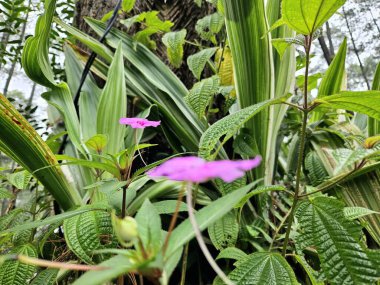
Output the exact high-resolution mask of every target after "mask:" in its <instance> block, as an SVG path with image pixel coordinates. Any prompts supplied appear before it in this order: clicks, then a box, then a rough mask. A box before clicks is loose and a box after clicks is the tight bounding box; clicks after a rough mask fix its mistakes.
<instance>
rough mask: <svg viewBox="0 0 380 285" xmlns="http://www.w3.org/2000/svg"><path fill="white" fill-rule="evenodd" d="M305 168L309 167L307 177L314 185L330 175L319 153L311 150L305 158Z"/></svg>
mask: <svg viewBox="0 0 380 285" xmlns="http://www.w3.org/2000/svg"><path fill="white" fill-rule="evenodd" d="M305 169H307V177H308V178H309V180H310V184H311V185H312V186H317V185H319V184H321V183H322V182H323V180H324V179H326V178H327V177H328V173H327V171H326V169H325V167H324V165H323V163H322V161H321V160H320V158H319V157H318V154H317V153H316V152H314V151H311V152H309V153H308V154H307V156H306V159H305Z"/></svg>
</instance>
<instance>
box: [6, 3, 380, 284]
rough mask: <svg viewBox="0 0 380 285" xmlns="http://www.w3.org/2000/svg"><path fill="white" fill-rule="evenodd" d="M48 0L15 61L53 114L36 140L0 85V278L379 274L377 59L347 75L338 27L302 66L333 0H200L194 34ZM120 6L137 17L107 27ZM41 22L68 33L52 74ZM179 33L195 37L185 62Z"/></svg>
mask: <svg viewBox="0 0 380 285" xmlns="http://www.w3.org/2000/svg"><path fill="white" fill-rule="evenodd" d="M56 2H57V1H56V0H46V1H45V5H44V7H45V10H44V13H43V14H42V15H40V17H39V19H38V22H37V26H36V29H35V34H34V36H32V37H30V38H28V39H27V41H26V43H25V45H24V47H23V53H22V66H23V69H24V70H25V72H26V74H27V75H28V76H29V77H30V78H31V79H32V80H33V81H34V82H36V83H37V84H39V85H42V86H44V87H46V88H47V92H45V93H44V94H43V95H42V96H43V98H44V99H45V100H47V102H48V103H49V104H50V106H51V108H54V109H55V110H57V111H58V112H59V113H60V116H61V118H62V120H63V121H64V125H65V128H66V131H64V132H61V133H58V134H54V135H52V136H50V137H49V139H47V140H46V141H45V140H43V139H42V138H41V136H39V135H38V133H37V132H36V130H35V128H33V127H32V126H31V124H30V122H28V121H27V119H26V118H25V117H24V116H22V114H20V112H18V111H17V109H16V108H15V107H14V106H13V105H12V104H11V103H10V102H9V101H8V100H7V99H6V97H4V96H2V95H1V94H0V128H1V132H0V151H2V152H3V153H5V154H6V155H7V156H8V157H9V158H11V159H12V160H13V161H15V162H16V163H17V165H18V168H16V170H15V171H14V172H13V173H6V172H4V175H2V176H1V177H0V178H1V181H2V184H0V185H1V187H0V198H1V199H2V200H3V201H4V202H3V205H2V207H1V210H2V213H1V217H0V241H1V243H0V253H1V256H0V284H15V285H21V284H33V285H37V284H56V283H59V284H74V285H85V284H99V285H100V284H105V283H107V282H108V283H112V282H113V283H112V284H115V283H117V284H144V283H145V284H162V285H166V284H181V285H185V284H214V285H219V284H228V285H231V284H235V285H242V284H279V285H282V284H283V285H289V284H313V285H314V284H317V285H318V284H376V283H377V282H379V280H380V262H379V260H380V249H379V247H380V216H379V215H380V195H379V189H380V172H379V164H380V162H379V158H380V152H379V148H378V144H379V141H380V91H379V90H380V68H378V70H377V72H376V76H375V79H374V81H373V90H372V91H347V90H345V82H346V70H345V60H346V52H347V41H346V40H344V41H343V42H342V44H341V46H340V49H339V51H338V53H337V54H336V56H335V57H334V59H333V61H332V62H331V65H330V66H329V68H328V70H327V71H326V73H325V74H323V75H321V74H319V73H318V74H311V72H310V70H311V67H310V62H311V58H312V56H313V55H312V46H313V44H314V42H315V40H316V39H318V37H319V36H320V35H321V29H322V27H323V25H324V23H326V21H328V20H329V18H330V17H331V16H332V15H334V14H335V13H337V11H338V10H339V9H340V8H341V7H342V6H343V5H344V4H345V0H330V1H323V0H314V1H309V0H282V1H281V0H270V1H267V2H268V3H267V4H266V5H265V4H264V0H258V1H251V0H215V1H213V0H207V2H209V3H212V4H213V5H214V12H213V13H212V14H210V15H207V16H206V17H204V18H202V19H199V20H198V22H197V24H196V26H195V30H196V31H197V33H198V34H199V40H198V41H193V42H191V41H188V40H186V36H187V31H186V30H184V29H183V30H180V31H172V30H171V27H172V26H173V25H172V23H171V22H170V21H167V20H166V21H164V20H161V18H160V17H159V12H158V11H145V12H142V13H140V14H138V15H132V9H133V7H134V5H135V1H134V0H124V1H122V2H119V5H120V9H116V10H115V11H111V12H110V13H108V14H107V15H105V17H104V18H103V19H102V20H101V21H99V20H95V19H91V18H87V19H86V22H87V24H88V25H89V26H90V27H91V28H92V29H93V31H95V32H96V33H97V34H98V35H99V37H100V38H101V40H96V39H94V38H93V37H91V36H89V35H87V34H85V33H83V32H82V31H80V30H78V29H77V28H75V27H73V26H71V25H69V24H67V23H65V21H63V20H62V19H60V18H59V17H57V14H56V10H57V3H56ZM195 4H196V5H199V6H201V5H202V1H201V0H197V1H195ZM117 8H119V7H118V6H117ZM119 14H123V15H124V16H125V15H126V16H127V17H126V18H125V19H123V20H121V21H120V22H121V23H122V24H123V25H125V26H126V28H127V30H128V29H130V28H131V27H132V26H133V25H139V29H138V30H137V31H136V33H135V34H134V35H128V33H126V32H125V31H121V30H119V29H116V28H112V29H110V30H109V29H108V25H107V21H108V23H110V22H112V21H113V20H114V19H115V17H114V16H117V15H119ZM54 25H57V26H59V27H60V28H59V29H62V30H64V31H65V33H67V34H68V35H70V42H67V43H65V45H64V48H63V50H64V57H65V74H64V76H57V74H56V71H55V70H54V69H53V68H52V66H51V64H50V59H49V47H50V44H51V38H52V33H51V31H52V27H53V26H54ZM108 32H109V33H108ZM159 40H162V42H163V44H164V46H165V47H166V49H167V58H168V61H169V63H170V65H168V64H165V63H164V62H163V60H162V59H160V58H159V57H158V56H156V54H155V49H156V48H157V45H158V42H157V41H159ZM75 41H76V42H75ZM78 42H80V43H81V44H83V45H85V46H87V47H88V48H89V49H90V50H91V51H93V52H94V54H96V55H98V56H99V58H96V57H95V56H94V55H90V54H88V53H86V52H85V51H83V50H81V49H80V48H79V47H78ZM185 45H194V46H196V47H197V48H199V51H198V52H196V53H195V54H193V55H192V56H190V57H188V58H187V59H186V63H187V67H185V66H184V56H183V54H184V53H183V50H184V46H185ZM88 62H91V63H92V64H88ZM86 63H87V64H86ZM85 65H86V67H85ZM170 67H173V68H189V69H190V70H191V72H192V74H193V76H194V79H196V80H197V82H196V83H195V84H194V86H193V87H192V88H191V89H190V90H189V89H187V88H186V86H185V85H184V84H183V82H182V81H181V80H180V79H179V78H178V77H177V76H176V75H175V73H174V72H173V71H172V70H171V68H170ZM86 69H88V71H91V72H90V74H89V75H88V76H85V77H83V76H82V81H81V74H83V72H85V74H86ZM297 71H298V73H299V72H302V73H303V75H301V76H297V77H296V76H295V74H296V73H297ZM95 76H96V78H97V79H98V80H99V79H102V80H104V81H105V85H104V87H102V88H100V87H99V85H98V84H97V82H96V80H95V79H94V78H95ZM58 80H59V81H58ZM319 81H320V82H319ZM82 83H83V84H82ZM79 86H80V87H79ZM316 87H317V88H318V94H317V96H316V97H313V96H312V95H311V92H310V91H311V90H312V89H315V88H316ZM78 89H79V91H78ZM75 94H77V95H78V96H76V95H75ZM363 126H364V127H363ZM63 136H65V139H63V140H62V137H63ZM59 143H60V144H61V147H60V150H64V152H60V151H57V144H59ZM164 144H165V145H168V146H165V145H164ZM5 170H7V169H5ZM9 189H10V190H9ZM185 196H186V201H185V202H184V201H183V198H184V197H185ZM194 238H195V240H194V241H193V239H194ZM192 249H196V250H192ZM201 267H204V268H201ZM190 272H191V274H190Z"/></svg>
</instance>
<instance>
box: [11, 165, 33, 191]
mask: <svg viewBox="0 0 380 285" xmlns="http://www.w3.org/2000/svg"><path fill="white" fill-rule="evenodd" d="M31 178H32V175H31V174H30V173H29V172H28V171H25V170H24V171H19V172H15V173H12V174H10V175H8V177H7V179H8V182H9V183H11V184H12V185H13V186H14V187H16V188H17V189H26V187H27V186H28V184H29V181H30V179H31Z"/></svg>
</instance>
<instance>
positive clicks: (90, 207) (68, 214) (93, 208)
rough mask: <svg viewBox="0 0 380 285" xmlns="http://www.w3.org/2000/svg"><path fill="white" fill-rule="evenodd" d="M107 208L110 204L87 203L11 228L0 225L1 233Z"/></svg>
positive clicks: (34, 226)
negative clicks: (77, 207) (74, 208)
mask: <svg viewBox="0 0 380 285" xmlns="http://www.w3.org/2000/svg"><path fill="white" fill-rule="evenodd" d="M106 210H109V206H105V205H99V204H98V205H97V204H94V205H85V206H82V207H80V208H79V209H76V210H71V211H67V212H65V213H62V214H58V215H55V216H51V217H48V218H46V219H43V220H39V221H33V222H27V223H24V224H22V225H17V226H15V227H11V228H9V227H1V226H0V229H1V232H0V235H1V234H5V233H12V232H18V231H25V230H29V229H33V228H38V227H42V226H46V225H51V224H54V223H59V222H62V221H63V220H66V219H69V218H71V217H74V216H77V215H80V214H83V213H86V212H89V211H106ZM0 225H1V223H0Z"/></svg>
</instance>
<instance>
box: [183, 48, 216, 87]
mask: <svg viewBox="0 0 380 285" xmlns="http://www.w3.org/2000/svg"><path fill="white" fill-rule="evenodd" d="M216 50H217V48H215V47H214V48H206V49H203V50H201V51H199V52H197V53H196V54H193V55H191V56H189V57H188V58H187V65H188V66H189V69H190V70H191V72H192V73H193V74H194V76H195V78H197V79H198V80H200V79H201V75H202V71H203V70H204V68H205V66H206V63H207V62H208V61H209V60H210V59H211V58H212V56H213V55H214V54H215V52H216Z"/></svg>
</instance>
